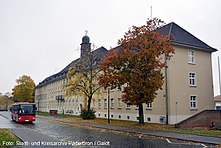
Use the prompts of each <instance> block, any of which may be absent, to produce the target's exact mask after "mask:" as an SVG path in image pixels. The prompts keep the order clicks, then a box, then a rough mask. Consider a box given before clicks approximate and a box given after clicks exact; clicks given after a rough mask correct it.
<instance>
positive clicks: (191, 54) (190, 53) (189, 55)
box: [188, 50, 196, 64]
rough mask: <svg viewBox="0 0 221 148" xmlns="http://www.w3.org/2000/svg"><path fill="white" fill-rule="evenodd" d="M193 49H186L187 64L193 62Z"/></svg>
mask: <svg viewBox="0 0 221 148" xmlns="http://www.w3.org/2000/svg"><path fill="white" fill-rule="evenodd" d="M195 61H196V60H195V51H194V50H188V63H189V64H195Z"/></svg>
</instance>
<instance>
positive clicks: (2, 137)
mask: <svg viewBox="0 0 221 148" xmlns="http://www.w3.org/2000/svg"><path fill="white" fill-rule="evenodd" d="M18 141H21V140H20V139H18V138H17V137H16V136H15V135H14V134H13V133H12V132H11V131H10V130H8V129H0V147H10V146H15V145H16V142H18Z"/></svg>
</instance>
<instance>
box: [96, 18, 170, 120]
mask: <svg viewBox="0 0 221 148" xmlns="http://www.w3.org/2000/svg"><path fill="white" fill-rule="evenodd" d="M163 25H164V23H163V21H161V20H159V19H157V18H154V19H153V20H148V21H147V23H146V25H143V26H141V27H136V26H133V27H132V29H130V30H129V31H128V32H127V33H126V34H125V35H124V37H123V38H122V39H120V40H119V42H118V44H119V46H120V47H119V48H117V49H112V50H111V51H110V53H109V55H108V56H107V57H105V58H104V60H103V62H102V63H101V65H100V69H101V70H102V71H103V73H102V74H101V75H100V84H101V85H102V86H104V87H105V88H107V87H109V86H111V87H112V88H115V87H117V86H118V85H119V84H124V90H123V96H122V100H123V101H124V102H125V103H129V104H131V105H138V106H139V123H140V124H144V115H143V103H150V102H152V101H153V100H154V98H155V97H156V95H157V91H158V90H159V89H162V86H163V74H162V69H163V68H164V67H166V64H165V57H166V58H168V57H170V56H171V53H173V52H174V48H173V46H172V45H171V43H170V38H171V37H170V36H164V35H163V34H162V33H160V32H158V31H157V29H158V28H160V27H162V26H163ZM125 84H126V85H125Z"/></svg>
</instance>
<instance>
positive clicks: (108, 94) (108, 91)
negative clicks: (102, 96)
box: [107, 87, 110, 123]
mask: <svg viewBox="0 0 221 148" xmlns="http://www.w3.org/2000/svg"><path fill="white" fill-rule="evenodd" d="M107 121H108V123H110V87H108V89H107Z"/></svg>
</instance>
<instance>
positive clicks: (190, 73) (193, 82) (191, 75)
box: [188, 72, 197, 86]
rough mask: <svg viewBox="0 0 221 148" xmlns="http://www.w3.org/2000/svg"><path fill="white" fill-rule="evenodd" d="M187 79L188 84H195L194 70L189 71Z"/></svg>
mask: <svg viewBox="0 0 221 148" xmlns="http://www.w3.org/2000/svg"><path fill="white" fill-rule="evenodd" d="M188 80H189V86H197V77H196V73H195V72H189V74H188Z"/></svg>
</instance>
